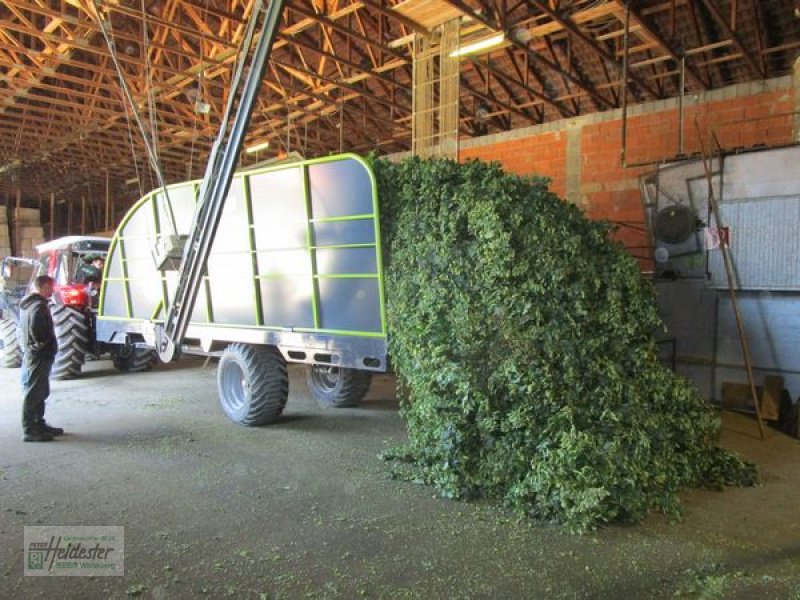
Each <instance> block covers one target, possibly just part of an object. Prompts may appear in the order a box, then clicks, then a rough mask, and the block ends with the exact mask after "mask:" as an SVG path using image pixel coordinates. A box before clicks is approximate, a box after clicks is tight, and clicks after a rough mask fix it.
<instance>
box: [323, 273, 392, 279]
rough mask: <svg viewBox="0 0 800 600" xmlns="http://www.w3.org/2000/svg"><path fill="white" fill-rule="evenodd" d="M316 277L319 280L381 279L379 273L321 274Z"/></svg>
mask: <svg viewBox="0 0 800 600" xmlns="http://www.w3.org/2000/svg"><path fill="white" fill-rule="evenodd" d="M314 277H316V278H317V279H380V275H379V274H378V273H327V274H323V273H320V274H318V275H314Z"/></svg>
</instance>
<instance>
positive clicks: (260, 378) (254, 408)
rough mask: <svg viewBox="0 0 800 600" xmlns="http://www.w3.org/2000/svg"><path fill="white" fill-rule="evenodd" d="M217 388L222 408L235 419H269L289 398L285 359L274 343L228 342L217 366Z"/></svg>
mask: <svg viewBox="0 0 800 600" xmlns="http://www.w3.org/2000/svg"><path fill="white" fill-rule="evenodd" d="M217 391H218V392H219V402H220V405H222V410H224V411H225V414H226V415H228V417H229V418H230V419H231V421H233V422H234V423H238V424H239V425H246V426H248V427H254V426H258V425H266V424H267V423H272V422H273V421H275V420H276V419H277V418H278V417H279V416H280V414H281V413H282V412H283V407H284V406H286V400H287V399H288V398H289V375H288V372H287V370H286V360H284V358H283V355H281V353H280V351H279V350H278V349H277V348H275V347H274V346H253V345H250V344H231V345H230V346H228V347H227V348H225V351H224V352H223V353H222V358H220V361H219V366H218V367H217Z"/></svg>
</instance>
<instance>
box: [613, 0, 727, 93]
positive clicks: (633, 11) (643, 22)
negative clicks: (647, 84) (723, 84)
mask: <svg viewBox="0 0 800 600" xmlns="http://www.w3.org/2000/svg"><path fill="white" fill-rule="evenodd" d="M616 2H617V4H618V5H619V6H620V8H624V7H625V3H626V0H616ZM673 15H674V11H673ZM630 19H631V23H633V24H634V25H638V26H639V34H638V35H639V37H644V38H645V39H647V38H649V39H651V40H653V41H654V42H655V43H656V45H657V46H658V47H659V48H661V50H662V51H663V52H666V53H667V55H668V56H669V57H670V58H671V59H672V60H673V61H675V62H676V63H677V64H680V62H681V57H680V54H679V52H678V51H677V50H676V49H675V48H673V47H672V45H671V44H670V43H669V42H667V40H665V39H664V37H663V36H662V35H661V34H660V33H659V32H658V31H657V30H656V29H655V27H654V26H652V25H650V23H649V22H648V20H647V18H646V17H645V16H644V15H643V14H641V12H640V11H639V10H638V9H637V8H636V7H635V6H631V7H630ZM683 50H684V51H685V49H683ZM631 66H633V65H631ZM686 73H687V74H688V75H689V79H691V80H692V81H693V82H694V83H695V85H697V86H698V87H699V88H700V89H702V90H706V89H708V88H709V87H711V84H710V82H707V81H706V80H705V79H703V78H702V76H701V75H700V73H699V72H698V71H697V69H695V68H694V67H693V66H692V65H689V64H688V63H687V65H686Z"/></svg>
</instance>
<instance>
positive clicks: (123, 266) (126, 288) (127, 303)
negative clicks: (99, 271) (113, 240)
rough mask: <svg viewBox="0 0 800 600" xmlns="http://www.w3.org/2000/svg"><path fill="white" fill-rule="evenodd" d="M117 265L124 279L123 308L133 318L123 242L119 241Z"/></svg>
mask: <svg viewBox="0 0 800 600" xmlns="http://www.w3.org/2000/svg"><path fill="white" fill-rule="evenodd" d="M119 257H120V259H121V260H120V261H119V265H120V268H121V269H122V278H123V279H124V281H125V283H124V284H123V286H122V291H123V293H124V294H125V308H126V309H127V311H128V314H127V316H128V317H129V318H130V317H133V304H132V303H131V292H130V289H129V288H130V283H129V282H128V263H127V261H126V260H125V242H124V241H123V240H120V242H119Z"/></svg>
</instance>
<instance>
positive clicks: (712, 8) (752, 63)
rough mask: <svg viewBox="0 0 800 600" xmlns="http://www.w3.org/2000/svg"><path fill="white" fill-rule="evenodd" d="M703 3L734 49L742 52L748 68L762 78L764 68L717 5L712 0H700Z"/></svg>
mask: <svg viewBox="0 0 800 600" xmlns="http://www.w3.org/2000/svg"><path fill="white" fill-rule="evenodd" d="M700 1H701V2H702V3H703V5H704V6H705V7H706V8H707V9H708V12H709V13H710V14H711V16H712V17H714V20H715V21H716V22H717V24H718V25H719V27H720V29H722V31H723V32H725V35H727V36H728V37H729V38H731V39H732V40H733V44H734V45H735V46H736V49H737V50H739V52H740V53H741V54H742V57H743V58H744V60H745V62H746V63H747V66H748V67H750V70H751V71H752V72H753V74H754V75H756V76H757V77H759V78H760V79H764V77H765V74H764V70H763V69H762V67H761V65H759V63H758V61H756V59H755V57H754V56H753V53H752V52H751V51H750V49H749V48H747V47H746V46H745V45H744V43H743V42H742V40H741V38H740V37H739V35H738V34H737V33H736V31H734V29H733V28H731V25H730V23H729V22H728V20H727V19H726V18H725V16H724V15H723V14H722V12H721V11H720V9H719V7H718V6H717V5H716V3H715V2H714V1H713V0H700Z"/></svg>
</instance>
